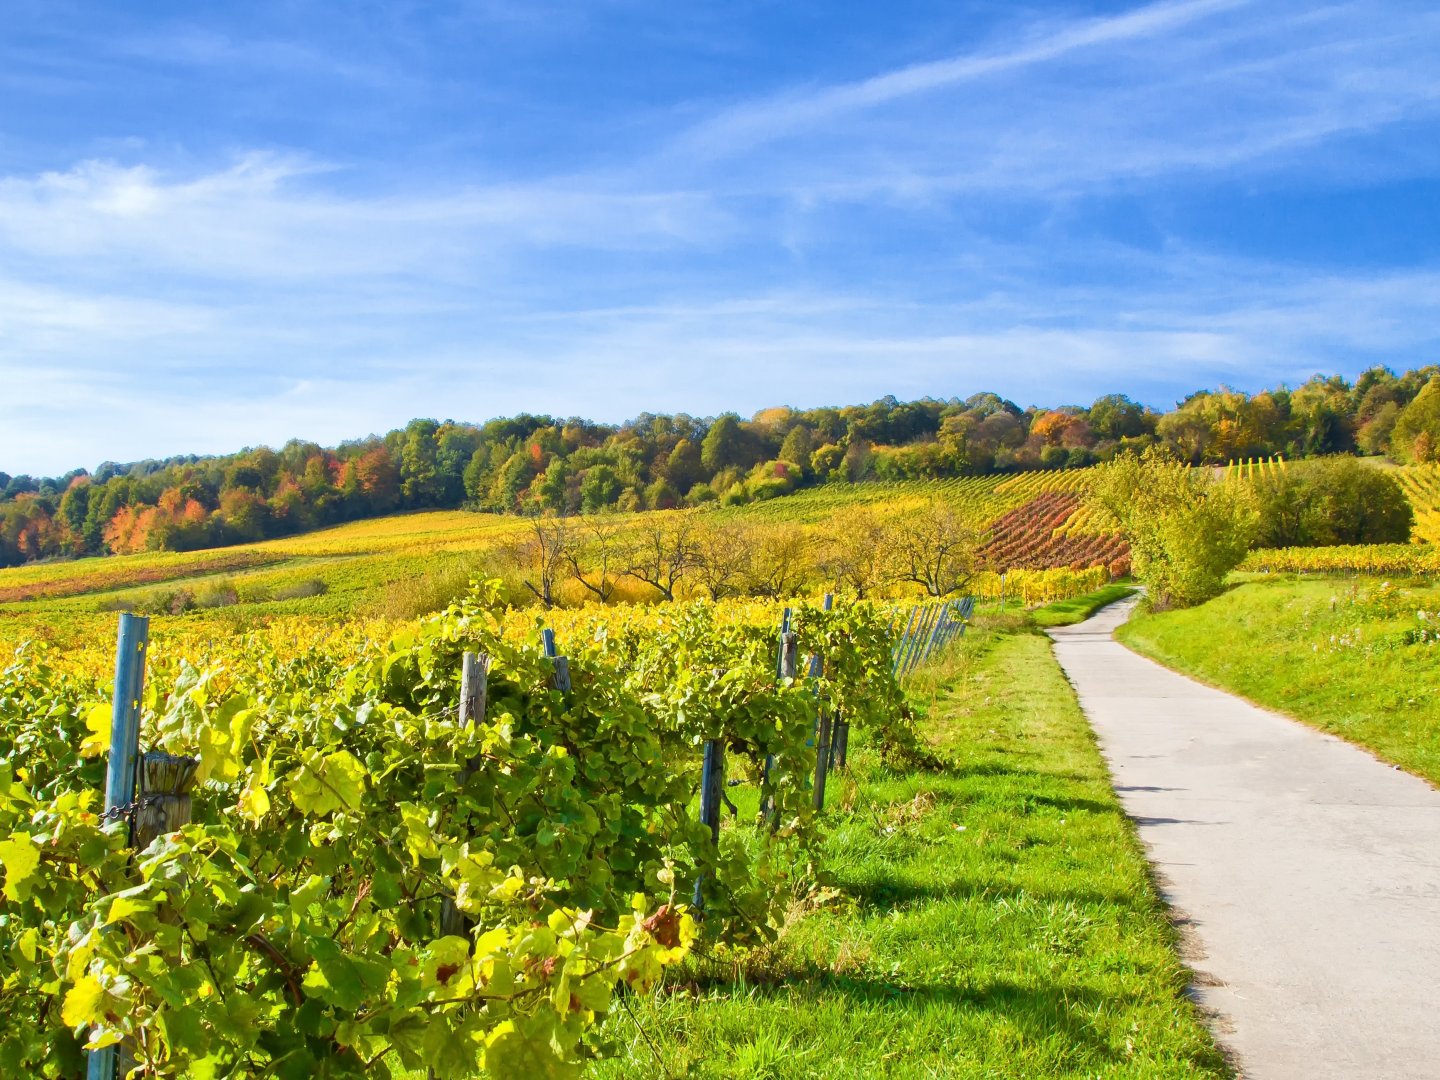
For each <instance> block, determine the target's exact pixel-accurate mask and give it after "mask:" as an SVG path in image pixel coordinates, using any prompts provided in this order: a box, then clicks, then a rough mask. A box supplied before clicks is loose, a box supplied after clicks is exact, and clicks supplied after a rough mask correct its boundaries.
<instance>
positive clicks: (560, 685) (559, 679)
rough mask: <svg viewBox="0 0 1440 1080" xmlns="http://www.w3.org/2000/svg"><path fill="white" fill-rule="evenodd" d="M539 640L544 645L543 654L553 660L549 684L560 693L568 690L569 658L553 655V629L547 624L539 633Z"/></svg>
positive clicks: (565, 692)
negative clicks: (552, 671) (552, 673)
mask: <svg viewBox="0 0 1440 1080" xmlns="http://www.w3.org/2000/svg"><path fill="white" fill-rule="evenodd" d="M540 640H541V641H542V642H543V643H544V645H545V655H546V656H548V657H549V658H550V659H551V660H553V661H554V662H555V674H554V675H553V676H551V681H550V684H551V685H552V686H553V687H555V689H556V690H559V691H560V692H561V693H562V694H568V693H569V692H570V660H569V658H568V657H564V656H556V655H555V631H554V630H551V629H550V628H549V627H548V626H547V627H546V628H545V630H544V631H543V632H542V633H541V635H540Z"/></svg>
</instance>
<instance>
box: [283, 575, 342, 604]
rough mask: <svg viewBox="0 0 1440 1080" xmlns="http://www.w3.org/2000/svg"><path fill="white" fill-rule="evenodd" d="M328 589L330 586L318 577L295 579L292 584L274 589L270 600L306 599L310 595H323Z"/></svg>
mask: <svg viewBox="0 0 1440 1080" xmlns="http://www.w3.org/2000/svg"><path fill="white" fill-rule="evenodd" d="M329 589H330V586H328V585H326V584H325V582H323V581H321V580H320V579H319V578H306V579H305V580H304V581H297V582H295V584H293V585H286V586H285V587H284V588H281V589H276V590H275V591H274V592H273V593H271V594H270V598H271V599H272V600H306V599H309V598H310V597H312V596H323V595H324V594H325V593H326V592H328V591H329Z"/></svg>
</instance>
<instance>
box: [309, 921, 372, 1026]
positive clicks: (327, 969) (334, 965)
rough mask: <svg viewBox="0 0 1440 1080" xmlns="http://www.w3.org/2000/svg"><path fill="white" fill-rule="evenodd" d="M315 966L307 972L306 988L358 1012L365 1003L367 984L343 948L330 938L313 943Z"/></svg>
mask: <svg viewBox="0 0 1440 1080" xmlns="http://www.w3.org/2000/svg"><path fill="white" fill-rule="evenodd" d="M310 956H311V960H312V963H311V965H310V970H309V971H307V972H306V973H305V980H304V983H303V984H302V985H303V986H304V988H305V989H306V990H307V991H308V992H310V993H312V994H314V995H315V996H317V997H319V998H320V999H321V1000H323V1001H328V1002H330V1003H331V1004H333V1005H338V1006H339V1007H340V1008H342V1009H346V1010H348V1011H350V1012H354V1011H355V1010H356V1009H358V1008H360V1006H361V1005H362V1004H363V1003H364V1001H365V984H364V981H363V980H362V979H361V977H360V972H359V970H358V969H357V968H356V967H355V965H354V964H353V963H352V962H351V961H350V958H349V957H348V956H346V955H345V954H344V953H342V952H341V951H340V946H338V945H336V944H335V942H333V941H331V940H329V939H328V938H315V939H314V940H313V941H312V942H311V943H310Z"/></svg>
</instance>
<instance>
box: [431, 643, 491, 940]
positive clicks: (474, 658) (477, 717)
mask: <svg viewBox="0 0 1440 1080" xmlns="http://www.w3.org/2000/svg"><path fill="white" fill-rule="evenodd" d="M489 679H490V657H489V656H488V655H487V654H485V653H479V654H476V653H473V652H467V653H465V654H464V655H463V656H462V657H461V658H460V704H459V705H458V706H457V707H456V719H457V720H459V722H460V723H461V724H462V725H466V726H470V725H474V724H481V723H484V722H485V706H486V698H487V696H488V693H489ZM474 772H475V763H474V762H473V761H472V762H470V763H469V764H467V765H466V766H465V768H463V769H462V770H460V782H461V784H464V783H465V781H466V780H468V779H469V778H470V776H471V774H472V773H474ZM470 930H471V923H470V920H469V919H468V918H466V917H465V914H464V912H462V911H461V910H460V909H459V908H457V907H456V906H455V901H454V899H453V898H451V897H449V896H447V897H445V899H443V900H441V901H440V934H441V936H442V937H469V936H470Z"/></svg>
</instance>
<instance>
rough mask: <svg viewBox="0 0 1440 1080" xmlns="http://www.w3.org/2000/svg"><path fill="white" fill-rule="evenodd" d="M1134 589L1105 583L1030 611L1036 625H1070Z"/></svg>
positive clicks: (1129, 586) (1123, 597)
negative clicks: (1086, 591)
mask: <svg viewBox="0 0 1440 1080" xmlns="http://www.w3.org/2000/svg"><path fill="white" fill-rule="evenodd" d="M1134 591H1135V587H1134V586H1133V585H1106V586H1105V587H1104V588H1103V589H1096V590H1095V591H1094V592H1089V593H1084V594H1082V595H1080V596H1072V597H1071V598H1070V599H1069V600H1057V601H1055V603H1053V604H1046V605H1045V606H1044V607H1042V608H1036V609H1035V610H1034V611H1032V612H1031V613H1030V618H1031V621H1032V622H1033V623H1034V624H1035V625H1036V626H1072V625H1074V624H1075V623H1080V622H1084V621H1085V620H1086V619H1088V618H1090V616H1091V615H1094V614H1095V612H1097V611H1099V610H1100V609H1101V608H1103V607H1108V606H1109V605H1110V604H1113V603H1115V602H1116V601H1117V600H1123V599H1125V597H1127V596H1129V595H1130V594H1131V593H1133V592H1134Z"/></svg>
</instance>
